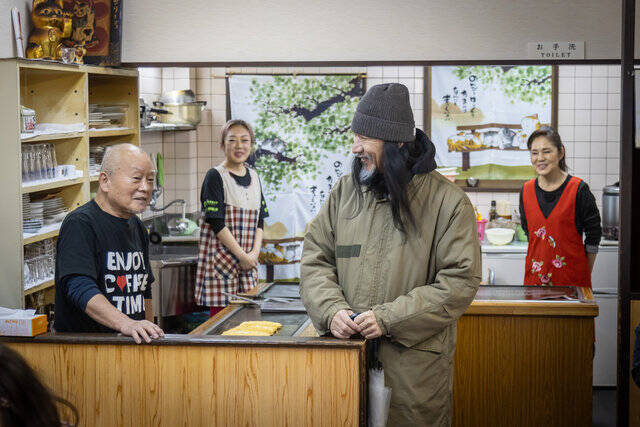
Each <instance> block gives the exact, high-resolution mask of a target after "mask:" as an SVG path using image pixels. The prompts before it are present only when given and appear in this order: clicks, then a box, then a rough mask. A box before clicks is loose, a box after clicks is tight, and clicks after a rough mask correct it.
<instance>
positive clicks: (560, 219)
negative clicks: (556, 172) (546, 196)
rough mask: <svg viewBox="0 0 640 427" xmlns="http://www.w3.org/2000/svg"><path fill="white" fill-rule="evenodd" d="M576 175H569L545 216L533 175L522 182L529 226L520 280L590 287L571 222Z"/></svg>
mask: <svg viewBox="0 0 640 427" xmlns="http://www.w3.org/2000/svg"><path fill="white" fill-rule="evenodd" d="M580 182H581V180H580V178H576V177H571V179H570V180H569V182H568V183H567V186H566V187H565V189H564V191H563V192H562V195H561V196H560V200H558V204H557V205H556V206H555V207H554V208H553V210H552V211H551V214H550V215H549V217H548V218H545V217H544V215H543V214H542V211H541V210H540V206H539V205H538V199H537V197H536V190H535V179H532V180H530V181H527V182H526V183H525V184H524V190H523V192H522V199H523V200H522V202H523V205H524V212H525V216H526V218H527V228H528V230H529V247H528V249H527V259H526V265H525V272H524V284H525V285H529V286H552V285H555V286H582V287H588V288H590V287H591V271H590V268H589V260H588V258H587V254H586V252H585V247H584V242H583V241H582V236H581V235H580V234H578V230H577V229H576V222H575V212H576V194H577V193H578V186H579V185H580Z"/></svg>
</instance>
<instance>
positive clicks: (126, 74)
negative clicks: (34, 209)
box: [0, 58, 140, 308]
mask: <svg viewBox="0 0 640 427" xmlns="http://www.w3.org/2000/svg"><path fill="white" fill-rule="evenodd" d="M0 80H2V83H3V84H2V85H0V99H2V100H3V103H2V104H1V105H0V129H2V135H3V137H4V138H3V140H4V143H3V144H2V145H0V179H1V180H2V182H3V185H2V186H0V200H3V201H5V204H6V205H7V206H6V209H5V212H4V213H5V215H4V217H3V219H4V221H2V222H1V225H0V233H2V236H3V239H2V241H0V254H2V256H3V259H4V260H5V265H4V267H6V268H4V269H3V279H4V283H5V285H3V286H0V301H2V306H6V307H10V308H24V307H25V305H26V303H27V302H29V303H30V304H48V303H51V302H52V301H51V298H50V296H51V295H53V282H45V283H42V284H40V285H38V286H36V287H33V288H30V289H28V290H27V291H25V290H24V287H23V277H24V271H23V268H24V249H23V248H24V245H27V244H31V243H35V242H40V241H42V240H45V239H50V238H53V239H54V240H55V238H57V236H58V235H59V233H60V226H61V223H55V224H48V225H45V226H43V227H42V228H40V229H39V230H38V232H37V233H35V234H33V233H24V232H23V211H22V202H21V200H22V197H23V195H25V194H30V197H31V200H32V201H34V200H35V201H37V200H38V199H40V198H42V197H43V196H44V197H46V196H48V195H50V194H51V193H58V194H57V196H58V197H60V198H62V200H63V204H64V206H65V208H66V210H67V211H72V210H73V209H75V208H77V207H79V206H81V205H83V204H84V203H86V202H88V201H89V200H90V186H91V184H92V182H94V181H95V179H96V178H94V177H93V176H90V174H89V144H90V143H91V142H93V141H94V138H96V139H97V140H96V141H95V142H98V141H99V142H100V143H101V144H102V143H106V144H111V143H116V142H123V141H126V142H129V143H131V144H134V145H139V144H140V123H139V116H138V72H137V70H135V69H116V68H104V67H96V66H90V65H70V64H61V63H58V62H55V61H38V60H26V59H17V58H6V59H0ZM90 104H99V105H118V106H122V111H123V112H124V114H123V115H121V118H122V120H121V121H120V123H118V124H117V126H121V127H119V128H116V129H113V125H112V128H111V129H105V130H89V126H88V125H89V116H88V113H89V105H90ZM21 106H24V107H26V108H29V109H31V110H34V111H35V118H36V133H34V134H27V133H22V132H21V116H20V114H19V113H20V112H21ZM38 124H40V125H41V126H40V130H41V132H46V130H44V131H43V129H47V128H49V129H51V130H50V131H49V132H50V133H40V134H38V133H37V132H38V129H39V126H38ZM44 124H47V125H48V126H42V125H44ZM50 124H55V125H61V126H58V128H60V130H59V131H58V132H56V131H55V130H54V129H53V128H56V126H51V125H50ZM65 127H66V128H69V131H64V130H65ZM78 128H79V129H83V130H78ZM71 129H73V131H70V130H71ZM118 137H121V141H117V139H118ZM31 143H34V144H35V143H49V144H52V145H53V147H52V148H53V149H54V150H55V155H56V161H57V164H58V165H72V166H74V167H75V170H76V171H77V173H78V176H75V177H74V178H70V179H69V178H60V179H57V180H52V181H40V182H33V183H29V182H25V183H24V184H25V185H23V183H22V166H23V165H22V162H21V160H20V159H21V151H22V150H28V149H29V148H25V146H26V145H27V144H31ZM41 294H44V295H45V298H40V297H39V296H40V295H41ZM27 295H28V296H29V298H25V297H26V296H27ZM36 296H37V298H36ZM41 300H48V301H45V302H43V303H41V302H39V301H41ZM36 301H38V302H36ZM36 308H37V307H36Z"/></svg>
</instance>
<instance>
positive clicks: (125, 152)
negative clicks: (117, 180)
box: [100, 144, 153, 176]
mask: <svg viewBox="0 0 640 427" xmlns="http://www.w3.org/2000/svg"><path fill="white" fill-rule="evenodd" d="M143 157H144V158H145V160H147V161H148V162H149V163H151V159H150V158H149V155H148V154H147V153H145V152H144V151H142V149H140V147H137V146H135V145H133V144H118V145H112V146H111V147H108V148H107V149H106V151H105V153H104V156H103V157H102V167H101V168H100V172H104V173H106V174H107V175H109V176H113V174H114V173H116V172H118V171H119V170H121V169H122V168H123V167H126V166H128V165H129V163H130V162H131V160H133V159H136V160H142V158H143ZM152 167H153V164H152Z"/></svg>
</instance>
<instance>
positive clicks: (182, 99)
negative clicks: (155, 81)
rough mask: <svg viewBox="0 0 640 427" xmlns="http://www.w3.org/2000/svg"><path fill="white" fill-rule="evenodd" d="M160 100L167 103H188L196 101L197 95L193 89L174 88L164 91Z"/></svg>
mask: <svg viewBox="0 0 640 427" xmlns="http://www.w3.org/2000/svg"><path fill="white" fill-rule="evenodd" d="M160 102H164V103H165V104H187V103H191V102H196V95H195V94H194V93H193V91H192V90H191V89H186V90H172V91H169V92H165V93H163V94H162V96H161V97H160Z"/></svg>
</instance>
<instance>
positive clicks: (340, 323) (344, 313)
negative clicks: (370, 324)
mask: <svg viewBox="0 0 640 427" xmlns="http://www.w3.org/2000/svg"><path fill="white" fill-rule="evenodd" d="M351 314H353V311H351V310H340V311H338V312H337V313H336V314H335V316H333V319H332V320H331V325H330V327H329V329H330V330H331V333H332V334H333V336H334V337H336V338H341V339H347V338H350V337H351V335H353V334H357V333H358V332H360V329H361V328H360V326H359V325H358V324H357V323H355V322H354V321H353V320H351V318H350V317H349V316H350V315H351Z"/></svg>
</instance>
